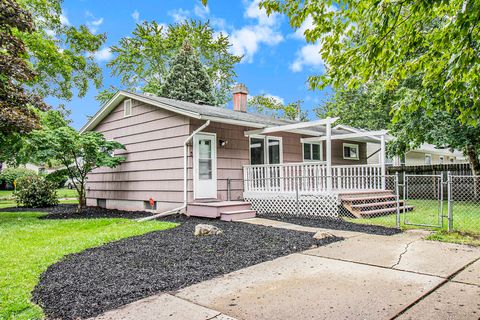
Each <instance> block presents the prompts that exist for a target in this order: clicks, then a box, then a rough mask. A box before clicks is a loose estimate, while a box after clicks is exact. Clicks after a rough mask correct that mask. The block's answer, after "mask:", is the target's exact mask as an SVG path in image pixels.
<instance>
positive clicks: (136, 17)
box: [132, 10, 140, 23]
mask: <svg viewBox="0 0 480 320" xmlns="http://www.w3.org/2000/svg"><path fill="white" fill-rule="evenodd" d="M132 18H133V20H135V22H136V23H139V22H140V12H138V10H135V11H133V12H132Z"/></svg>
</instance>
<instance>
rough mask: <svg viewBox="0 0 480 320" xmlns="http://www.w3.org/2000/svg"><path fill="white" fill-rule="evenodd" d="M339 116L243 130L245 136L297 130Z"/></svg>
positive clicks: (323, 123) (329, 120) (331, 121)
mask: <svg viewBox="0 0 480 320" xmlns="http://www.w3.org/2000/svg"><path fill="white" fill-rule="evenodd" d="M338 119H339V118H330V117H329V118H326V119H321V120H315V121H308V122H297V123H291V124H284V125H280V126H274V127H266V128H263V129H258V130H248V131H245V136H250V135H255V134H266V133H273V132H279V131H282V132H285V131H291V130H297V129H305V128H311V127H315V126H320V125H325V124H327V123H333V122H335V121H337V120H338Z"/></svg>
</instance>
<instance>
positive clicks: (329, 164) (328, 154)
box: [325, 118, 332, 191]
mask: <svg viewBox="0 0 480 320" xmlns="http://www.w3.org/2000/svg"><path fill="white" fill-rule="evenodd" d="M328 119H329V118H328ZM325 133H326V142H327V143H326V147H325V151H326V152H325V153H326V160H327V191H330V190H332V122H331V121H327V123H326V132H325Z"/></svg>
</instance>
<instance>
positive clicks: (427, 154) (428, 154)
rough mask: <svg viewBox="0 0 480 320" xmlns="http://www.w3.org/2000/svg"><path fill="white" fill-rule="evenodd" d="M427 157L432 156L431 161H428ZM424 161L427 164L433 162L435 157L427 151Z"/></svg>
mask: <svg viewBox="0 0 480 320" xmlns="http://www.w3.org/2000/svg"><path fill="white" fill-rule="evenodd" d="M427 157H429V158H430V163H427ZM424 162H425V164H427V165H431V164H433V157H432V155H431V154H430V153H425V156H424Z"/></svg>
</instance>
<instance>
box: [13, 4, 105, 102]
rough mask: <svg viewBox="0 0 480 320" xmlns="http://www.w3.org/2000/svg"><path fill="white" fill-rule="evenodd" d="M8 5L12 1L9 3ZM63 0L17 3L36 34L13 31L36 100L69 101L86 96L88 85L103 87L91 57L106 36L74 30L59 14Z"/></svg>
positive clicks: (99, 71)
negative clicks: (29, 17)
mask: <svg viewBox="0 0 480 320" xmlns="http://www.w3.org/2000/svg"><path fill="white" fill-rule="evenodd" d="M9 1H11V0H9ZM62 2H63V1H62V0H18V3H19V4H20V6H21V7H22V8H24V9H25V10H26V11H28V12H29V13H30V14H31V15H32V16H33V19H34V23H35V27H36V28H35V30H34V31H33V32H31V33H30V32H25V31H22V30H18V31H14V34H15V35H16V36H17V37H18V38H19V39H21V40H22V41H23V42H24V43H25V46H26V49H27V53H28V54H27V56H26V57H25V58H26V59H28V61H29V62H30V63H31V65H32V68H33V70H34V71H35V73H36V75H37V76H36V77H35V78H34V79H33V80H32V81H30V82H29V87H30V88H32V90H33V92H35V93H37V94H38V95H39V96H42V97H46V96H53V97H56V98H58V99H65V100H70V99H71V98H72V97H73V94H74V92H76V93H77V95H78V96H79V97H83V96H85V94H86V93H87V90H88V88H89V86H90V84H91V83H93V85H94V86H95V87H96V88H100V87H101V85H102V80H103V79H102V70H101V68H100V67H99V66H98V64H97V63H96V62H95V57H94V53H95V52H96V51H98V50H99V49H100V48H101V46H102V45H103V44H104V43H105V40H106V35H105V34H93V33H92V32H91V31H90V30H89V29H88V28H87V27H86V26H85V25H81V26H79V27H74V26H72V25H70V23H69V22H68V20H66V19H65V18H64V16H63V14H62V7H61V4H62Z"/></svg>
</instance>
